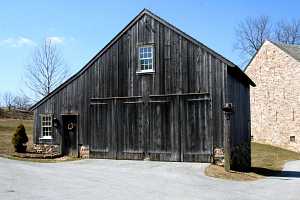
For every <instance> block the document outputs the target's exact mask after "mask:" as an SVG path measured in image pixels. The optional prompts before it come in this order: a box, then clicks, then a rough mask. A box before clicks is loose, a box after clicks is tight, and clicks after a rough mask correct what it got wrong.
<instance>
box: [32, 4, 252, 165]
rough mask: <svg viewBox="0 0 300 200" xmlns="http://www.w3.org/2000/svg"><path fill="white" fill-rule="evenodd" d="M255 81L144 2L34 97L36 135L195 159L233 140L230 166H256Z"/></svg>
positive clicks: (71, 147)
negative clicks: (81, 62) (78, 65)
mask: <svg viewBox="0 0 300 200" xmlns="http://www.w3.org/2000/svg"><path fill="white" fill-rule="evenodd" d="M250 85H252V86H255V84H254V83H253V82H252V81H251V79H250V78H248V76H247V75H245V74H244V73H243V72H242V71H241V70H240V68H239V67H238V66H236V65H235V64H233V63H232V62H230V61H229V60H227V59H226V58H224V57H223V56H221V55H220V54H218V53H216V52H215V51H213V50H211V49H210V48H208V47H207V46H205V45H204V44H202V43H200V42H199V41H197V40H195V39H194V38H192V37H191V36H189V35H187V34H186V33H184V32H182V31H181V30H179V29H178V28H176V27H175V26H173V25H171V24H169V23H168V22H166V21H165V20H163V19H161V18H160V17H158V16H156V15H155V14H153V13H151V12H150V11H149V10H146V9H144V10H143V11H141V12H140V13H139V14H138V15H137V16H136V17H135V18H134V19H133V20H132V21H131V22H130V23H129V24H128V25H127V26H126V27H125V28H124V29H123V30H122V31H121V32H120V33H118V34H117V35H116V36H115V37H114V38H113V39H112V40H111V41H110V42H109V43H108V44H107V45H106V46H105V47H104V48H103V49H102V50H101V51H100V52H99V53H97V55H95V56H94V57H93V58H92V59H91V60H90V61H89V62H88V63H87V64H86V65H85V66H84V67H83V68H82V69H81V70H80V71H79V72H78V73H76V74H75V75H73V76H72V77H71V78H69V79H68V80H67V81H66V82H64V83H63V84H62V85H60V86H59V87H58V88H56V89H55V90H54V91H53V92H51V93H50V94H49V95H48V96H46V97H45V98H43V99H42V100H40V101H39V102H38V103H36V104H35V105H34V106H33V107H32V110H33V111H34V137H33V138H34V143H35V144H40V145H43V146H47V145H48V146H51V145H52V146H55V147H57V150H58V151H60V152H61V153H63V154H68V155H73V156H86V157H90V158H110V159H150V160H162V161H188V162H189V161H191V162H211V161H213V159H214V157H218V156H220V154H222V152H223V150H224V147H225V154H226V151H227V150H229V149H230V153H229V154H228V157H229V158H230V163H231V164H232V166H234V165H235V163H237V164H236V166H241V163H244V164H245V165H246V166H249V164H250V104H249V87H250ZM226 149H227V150H226ZM220 152H221V153H220ZM216 154H218V155H216ZM245 165H244V166H245Z"/></svg>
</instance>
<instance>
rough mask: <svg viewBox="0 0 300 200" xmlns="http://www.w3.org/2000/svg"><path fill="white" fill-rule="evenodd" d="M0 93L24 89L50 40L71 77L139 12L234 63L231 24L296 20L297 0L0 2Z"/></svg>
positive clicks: (298, 14)
mask: <svg viewBox="0 0 300 200" xmlns="http://www.w3.org/2000/svg"><path fill="white" fill-rule="evenodd" d="M0 3H1V4H0V5H1V6H0V69H1V70H0V94H1V93H2V94H3V93H4V92H6V91H12V92H15V93H16V92H18V91H20V90H21V89H22V90H24V91H27V89H26V86H25V85H24V84H23V81H22V79H23V78H22V77H23V76H24V75H23V74H24V67H25V66H26V64H27V63H28V62H29V59H30V55H31V54H32V52H33V50H34V48H35V47H36V46H37V45H39V44H40V43H42V41H43V40H44V39H45V38H52V40H53V41H55V42H56V44H57V46H58V48H59V49H60V51H61V52H62V54H63V57H64V60H65V63H66V64H67V66H68V67H69V69H70V72H71V74H73V73H75V72H77V71H78V70H79V69H80V68H81V67H82V66H83V65H84V64H85V63H87V62H88V61H89V59H90V58H92V57H93V56H94V55H95V54H96V53H97V52H98V51H99V50H100V49H101V48H102V47H104V46H105V44H107V43H108V42H109V41H110V40H111V39H112V38H113V37H114V36H115V35H116V34H117V33H118V32H119V31H120V30H121V29H122V28H123V27H124V26H125V25H126V24H127V23H128V22H129V21H130V20H131V19H132V18H133V17H135V16H136V15H137V14H138V13H139V12H140V11H141V10H142V9H143V8H148V9H150V10H151V11H152V12H154V13H155V14H157V15H159V16H160V17H162V18H164V19H165V20H167V21H168V22H170V23H171V24H174V25H175V26H177V27H178V28H180V29H181V30H183V31H184V32H186V33H188V34H189V35H191V36H193V37H194V38H196V39H198V40H199V41H201V42H203V43H204V44H206V45H207V46H209V47H210V48H212V49H214V50H215V51H217V52H218V53H220V54H222V55H224V56H225V57H226V58H228V59H230V60H231V61H233V62H234V63H236V64H240V63H241V59H240V57H239V53H238V51H235V50H234V48H233V45H234V43H235V32H234V29H235V27H236V25H237V24H238V23H239V22H240V21H241V20H243V19H244V18H245V17H247V16H258V15H267V16H270V17H271V19H272V20H274V21H277V20H280V19H293V18H300V12H299V8H300V1H297V0H294V1H293V0H290V1H288V3H287V1H274V0H273V1H272V0H264V1H262V0H260V1H259V0H253V1H243V0H240V1H218V0H195V1H189V0H184V1H175V0H172V1H166V0H165V1H163V0H161V1H158V0H132V1H125V0H123V1H121V0H120V1H113V0H109V1H88V0H87V1H76V0H73V1H66V0H65V1H58V0H57V1H56V0H51V1H50V0H49V1H46V0H44V1H34V0H27V1H13V0H11V1H3V2H2V1H0Z"/></svg>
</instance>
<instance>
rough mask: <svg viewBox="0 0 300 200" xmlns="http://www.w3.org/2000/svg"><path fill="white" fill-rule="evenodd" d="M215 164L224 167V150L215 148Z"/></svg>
mask: <svg viewBox="0 0 300 200" xmlns="http://www.w3.org/2000/svg"><path fill="white" fill-rule="evenodd" d="M213 163H214V164H216V165H220V166H224V148H214V155H213Z"/></svg>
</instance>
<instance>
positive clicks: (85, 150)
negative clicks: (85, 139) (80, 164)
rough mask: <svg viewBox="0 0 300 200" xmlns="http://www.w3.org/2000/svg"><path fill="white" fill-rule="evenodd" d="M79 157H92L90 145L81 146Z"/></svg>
mask: <svg viewBox="0 0 300 200" xmlns="http://www.w3.org/2000/svg"><path fill="white" fill-rule="evenodd" d="M79 157H80V158H89V157H90V147H89V146H84V145H82V146H80V149H79Z"/></svg>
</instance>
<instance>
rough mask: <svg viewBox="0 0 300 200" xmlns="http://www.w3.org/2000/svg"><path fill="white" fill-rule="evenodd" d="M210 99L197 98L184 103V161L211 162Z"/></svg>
mask: <svg viewBox="0 0 300 200" xmlns="http://www.w3.org/2000/svg"><path fill="white" fill-rule="evenodd" d="M209 102H210V101H209V100H208V99H205V98H204V99H202V98H196V99H186V100H185V101H184V107H185V109H184V111H183V113H184V115H183V116H182V118H183V120H184V127H183V129H184V130H183V132H182V140H183V147H182V155H183V161H188V162H210V156H211V154H212V135H211V132H210V129H209V123H210V115H209V108H210V106H209V105H210V104H209Z"/></svg>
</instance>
